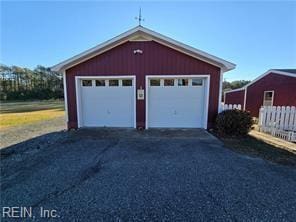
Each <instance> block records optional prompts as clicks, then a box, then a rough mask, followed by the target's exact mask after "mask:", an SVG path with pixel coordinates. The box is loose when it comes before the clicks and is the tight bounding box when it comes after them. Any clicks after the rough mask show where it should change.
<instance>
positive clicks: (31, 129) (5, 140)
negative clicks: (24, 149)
mask: <svg viewBox="0 0 296 222" xmlns="http://www.w3.org/2000/svg"><path fill="white" fill-rule="evenodd" d="M65 129H66V125H65V117H64V116H62V117H58V118H54V119H51V120H45V121H39V122H36V123H32V124H28V125H22V126H16V127H10V128H9V129H6V130H4V131H0V149H3V148H6V147H8V146H11V145H14V144H17V143H20V142H23V141H26V140H28V139H32V138H34V137H37V136H40V135H44V134H48V133H52V132H57V131H61V130H65Z"/></svg>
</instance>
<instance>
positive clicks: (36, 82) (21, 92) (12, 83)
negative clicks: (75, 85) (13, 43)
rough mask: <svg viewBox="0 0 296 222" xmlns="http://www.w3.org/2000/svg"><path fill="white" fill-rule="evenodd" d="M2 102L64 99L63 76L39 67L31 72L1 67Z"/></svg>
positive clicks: (0, 88) (0, 98) (14, 67)
mask: <svg viewBox="0 0 296 222" xmlns="http://www.w3.org/2000/svg"><path fill="white" fill-rule="evenodd" d="M0 78H1V79H0V100H33V99H38V100H42V99H60V98H63V97H64V95H63V80H62V75H61V74H59V73H57V72H53V71H51V70H50V68H47V67H44V66H41V65H38V66H37V67H36V68H35V69H33V70H31V69H28V68H23V67H19V66H6V65H3V64H1V65H0Z"/></svg>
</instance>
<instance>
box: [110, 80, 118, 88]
mask: <svg viewBox="0 0 296 222" xmlns="http://www.w3.org/2000/svg"><path fill="white" fill-rule="evenodd" d="M118 85H119V81H118V79H110V80H109V86H118Z"/></svg>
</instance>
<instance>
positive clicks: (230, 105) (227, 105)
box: [221, 103, 242, 111]
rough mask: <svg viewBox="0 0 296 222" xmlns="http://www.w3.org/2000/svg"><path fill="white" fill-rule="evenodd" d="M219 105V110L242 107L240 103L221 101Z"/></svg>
mask: <svg viewBox="0 0 296 222" xmlns="http://www.w3.org/2000/svg"><path fill="white" fill-rule="evenodd" d="M221 107H222V110H221V111H224V110H229V109H239V110H241V109H242V106H241V105H240V104H224V103H222V106H221Z"/></svg>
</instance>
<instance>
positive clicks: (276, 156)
mask: <svg viewBox="0 0 296 222" xmlns="http://www.w3.org/2000/svg"><path fill="white" fill-rule="evenodd" d="M220 139H221V140H222V142H223V143H224V146H225V147H227V148H228V149H231V150H232V151H234V152H237V153H241V154H244V155H248V156H252V157H259V158H262V159H265V160H268V161H271V162H274V163H277V164H282V165H287V166H296V155H295V154H294V153H292V152H289V151H287V150H284V149H281V148H278V147H276V146H273V145H270V144H267V143H265V142H263V141H260V140H258V139H256V138H253V137H251V136H246V137H244V138H221V137H220Z"/></svg>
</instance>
